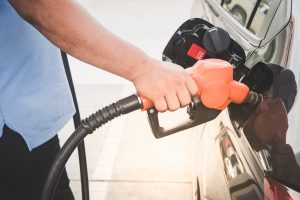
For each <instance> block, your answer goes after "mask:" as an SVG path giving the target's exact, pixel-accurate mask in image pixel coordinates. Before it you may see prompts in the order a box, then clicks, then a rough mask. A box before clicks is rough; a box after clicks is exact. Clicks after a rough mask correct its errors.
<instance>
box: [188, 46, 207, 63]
mask: <svg viewBox="0 0 300 200" xmlns="http://www.w3.org/2000/svg"><path fill="white" fill-rule="evenodd" d="M187 55H189V56H191V57H192V58H194V59H196V60H202V59H203V58H204V56H205V55H206V50H205V49H203V48H202V47H200V46H198V45H197V44H192V46H191V48H190V49H189V51H188V52H187Z"/></svg>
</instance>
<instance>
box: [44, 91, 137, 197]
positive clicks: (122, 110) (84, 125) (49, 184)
mask: <svg viewBox="0 0 300 200" xmlns="http://www.w3.org/2000/svg"><path fill="white" fill-rule="evenodd" d="M142 107H143V104H142V102H141V101H140V99H139V97H138V96H137V95H131V96H129V97H126V98H124V99H121V100H119V101H117V102H115V103H113V104H111V105H109V106H106V107H104V108H102V109H100V110H98V111H97V112H95V113H94V114H92V115H90V116H89V117H87V118H86V119H84V120H82V122H81V125H80V126H79V127H78V128H77V129H76V130H75V131H74V132H73V134H72V135H71V136H70V137H69V139H68V140H67V141H66V142H65V144H64V145H63V146H62V148H61V150H60V151H59V153H58V154H57V156H56V159H55V161H54V163H53V164H52V167H51V169H50V171H49V174H48V177H47V179H46V182H45V185H44V189H43V192H42V196H41V200H52V199H53V195H54V192H55V189H56V185H57V183H58V180H59V178H60V176H61V173H62V171H63V169H64V166H65V164H66V162H67V161H68V159H69V158H70V156H71V154H72V153H73V151H74V150H75V149H76V147H77V146H78V145H79V144H80V143H81V142H82V141H83V139H84V138H85V137H86V136H87V135H88V134H91V133H93V132H94V131H95V130H96V129H97V128H99V127H101V126H102V125H104V124H106V123H107V122H109V121H111V120H113V119H114V118H116V117H119V116H121V115H125V114H128V113H130V112H133V111H135V110H138V109H142Z"/></svg>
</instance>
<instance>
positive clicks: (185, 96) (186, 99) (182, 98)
mask: <svg viewBox="0 0 300 200" xmlns="http://www.w3.org/2000/svg"><path fill="white" fill-rule="evenodd" d="M177 97H178V99H179V102H180V105H181V107H185V106H187V105H189V104H190V103H191V94H190V93H189V91H188V89H187V88H182V89H181V90H179V91H178V92H177Z"/></svg>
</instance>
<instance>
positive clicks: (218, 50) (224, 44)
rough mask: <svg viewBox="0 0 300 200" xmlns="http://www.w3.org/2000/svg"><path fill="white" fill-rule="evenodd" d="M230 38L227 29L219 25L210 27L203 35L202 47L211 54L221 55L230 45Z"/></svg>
mask: <svg viewBox="0 0 300 200" xmlns="http://www.w3.org/2000/svg"><path fill="white" fill-rule="evenodd" d="M230 44H231V38H230V35H229V33H228V32H227V31H225V30H224V29H222V28H219V27H212V28H210V29H208V30H207V31H206V33H205V34H204V36H203V45H204V48H205V49H206V50H207V51H208V52H209V53H211V54H213V55H222V54H224V53H225V52H226V51H227V50H228V49H229V47H230Z"/></svg>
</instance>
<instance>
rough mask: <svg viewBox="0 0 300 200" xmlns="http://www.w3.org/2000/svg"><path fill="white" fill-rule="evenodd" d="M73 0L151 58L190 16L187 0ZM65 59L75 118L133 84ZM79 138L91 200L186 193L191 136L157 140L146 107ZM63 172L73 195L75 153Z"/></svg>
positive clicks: (185, 195) (76, 179)
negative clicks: (76, 106) (76, 111)
mask: <svg viewBox="0 0 300 200" xmlns="http://www.w3.org/2000/svg"><path fill="white" fill-rule="evenodd" d="M79 3H80V4H81V5H82V6H83V7H85V8H86V9H87V10H88V11H89V12H90V13H91V14H92V15H93V16H94V17H95V18H96V19H97V20H98V21H99V22H100V23H102V24H103V25H104V26H105V27H106V28H107V29H109V30H110V31H111V32H113V33H114V34H116V35H118V36H119V37H121V38H123V39H125V40H127V41H128V42H130V43H132V44H134V45H136V46H137V47H139V48H141V49H142V50H143V51H145V52H146V53H147V54H149V55H150V56H152V57H154V58H157V59H161V53H162V51H163V49H164V47H165V45H166V44H167V42H168V40H169V39H170V37H171V36H172V35H173V33H174V32H175V30H176V29H177V28H178V26H179V25H180V24H182V22H184V21H185V20H187V19H188V18H189V17H190V10H191V5H192V1H191V0H185V1H182V0H160V1H153V0H126V1H124V0H123V1H122V0H110V1H104V0H80V1H79ZM74 17H76V16H74ZM95 45H101V44H95ZM116 48H118V47H116ZM124 54H126V52H124ZM100 56H101V55H100ZM69 60H70V66H71V70H72V74H73V81H74V82H75V89H76V93H77V97H78V102H79V109H80V112H81V116H82V118H84V117H87V116H88V115H89V114H91V113H93V112H95V111H96V110H98V109H99V108H101V107H103V106H106V105H108V104H110V103H112V102H114V101H116V100H118V99H120V98H122V97H125V96H127V95H130V94H132V93H134V92H135V89H134V87H133V85H132V84H131V83H130V82H128V81H126V80H124V79H122V78H120V77H117V76H115V75H112V74H110V73H107V72H105V71H102V70H100V69H98V68H95V67H92V66H89V65H87V64H85V63H83V62H81V61H79V60H76V59H74V58H72V57H70V56H69ZM120 67H121V66H120ZM141 67H143V66H141ZM153 78H159V77H153ZM174 118H177V117H176V114H175V115H167V117H166V119H167V121H171V122H172V121H173V120H174ZM73 130H74V127H73V122H72V121H70V122H69V123H68V124H67V125H66V127H65V128H64V129H63V130H62V131H61V133H60V134H59V135H60V139H61V144H63V143H64V142H65V141H66V139H67V138H68V137H69V136H70V134H71V133H72V132H73ZM85 142H86V148H87V161H88V171H89V179H90V194H91V199H97V200H101V199H109V200H118V199H122V200H123V199H143V200H148V199H149V200H150V199H164V200H168V199H172V200H176V199H178V200H182V199H192V181H191V180H192V175H191V171H192V170H191V168H192V155H191V135H190V134H187V132H183V133H180V134H176V135H174V136H171V137H167V138H164V139H160V140H157V139H155V138H154V136H153V135H152V133H151V130H150V127H149V125H148V121H147V115H146V113H144V112H138V111H137V112H134V113H132V114H130V115H127V116H123V117H121V118H118V119H117V120H114V121H113V122H111V123H109V124H107V125H105V126H104V127H102V128H101V129H99V130H97V131H96V132H95V133H94V134H93V135H89V136H88V137H87V138H86V141H85ZM67 171H68V173H69V178H70V180H71V187H72V190H73V192H74V194H75V198H76V200H79V199H81V189H80V173H79V166H78V158H77V152H75V153H73V155H72V157H71V159H70V160H69V162H68V163H67Z"/></svg>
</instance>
